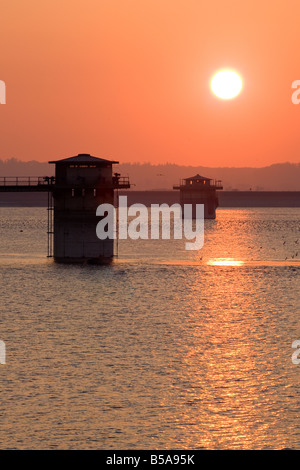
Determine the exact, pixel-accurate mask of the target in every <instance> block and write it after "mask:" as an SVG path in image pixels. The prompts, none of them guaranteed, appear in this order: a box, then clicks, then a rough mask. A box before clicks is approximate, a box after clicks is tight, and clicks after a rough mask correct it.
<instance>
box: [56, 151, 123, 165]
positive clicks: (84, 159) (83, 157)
mask: <svg viewBox="0 0 300 470" xmlns="http://www.w3.org/2000/svg"><path fill="white" fill-rule="evenodd" d="M48 163H55V164H56V163H103V164H106V163H111V164H114V163H119V162H116V161H113V160H106V159H105V158H99V157H93V156H92V155H90V154H89V153H79V154H78V155H76V156H75V157H69V158H62V159H61V160H52V161H51V162H48Z"/></svg>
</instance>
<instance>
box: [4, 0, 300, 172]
mask: <svg viewBox="0 0 300 470" xmlns="http://www.w3.org/2000/svg"><path fill="white" fill-rule="evenodd" d="M299 19H300V2H299V1H298V0H295V1H289V0H287V1H284V2H283V1H282V0H273V1H272V2H271V1H264V0H252V1H251V2H250V1H249V2H241V1H240V0H239V1H236V0H227V1H220V0H215V1H214V2H210V1H205V2H204V1H200V0H84V1H83V0H42V1H41V0H26V1H24V0H9V1H2V2H1V30H0V44H1V54H0V80H4V81H5V82H6V87H7V96H6V101H7V104H6V105H0V126H1V134H0V135H1V139H0V159H7V158H11V157H15V158H18V159H20V160H33V159H34V160H39V161H48V160H53V159H59V158H62V157H68V156H71V155H75V154H77V153H91V154H93V155H95V156H99V157H106V158H111V159H114V160H115V159H117V160H119V161H120V162H122V163H123V162H137V161H139V162H145V161H147V162H151V163H165V162H172V163H178V164H187V165H203V166H265V165H269V164H272V163H276V162H286V161H290V162H299V161H300V158H299V155H300V104H299V105H294V104H292V101H291V95H292V92H293V90H292V88H291V84H292V82H293V81H294V80H297V79H300V61H299V56H300V52H299V51H300V49H299V39H300V27H299ZM222 67H232V68H234V69H235V70H237V71H239V72H240V74H241V75H242V77H243V80H244V89H243V92H242V93H241V95H239V97H238V98H236V99H234V100H229V101H226V100H225V101H222V100H220V99H217V98H216V97H214V96H213V95H212V94H211V92H210V88H209V82H210V79H211V76H212V75H213V74H214V72H215V71H217V70H219V69H220V68H222Z"/></svg>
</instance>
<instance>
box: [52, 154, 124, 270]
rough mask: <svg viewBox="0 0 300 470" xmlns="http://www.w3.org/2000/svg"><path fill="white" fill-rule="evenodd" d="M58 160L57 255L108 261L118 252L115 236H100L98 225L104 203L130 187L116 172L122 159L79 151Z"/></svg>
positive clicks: (55, 189)
mask: <svg viewBox="0 0 300 470" xmlns="http://www.w3.org/2000/svg"><path fill="white" fill-rule="evenodd" d="M49 163H54V164H55V184H54V185H53V187H52V194H53V201H54V202H53V209H54V221H53V232H54V233H53V236H54V240H53V256H54V259H55V261H58V262H65V263H66V262H69V263H70V262H89V263H97V264H102V263H108V262H110V261H111V260H112V257H113V254H114V240H112V239H106V240H100V239H99V238H98V237H97V235H96V226H97V224H98V222H99V220H100V218H99V216H96V209H97V207H98V206H99V205H100V204H103V203H108V204H112V205H113V204H114V190H115V189H119V188H122V189H124V188H129V187H130V183H129V180H128V178H121V177H120V175H119V174H118V173H115V174H114V175H113V174H112V165H113V164H114V163H119V162H115V161H110V160H105V159H102V158H97V157H92V156H91V155H89V154H79V155H77V156H76V157H71V158H65V159H63V160H57V161H51V162H49Z"/></svg>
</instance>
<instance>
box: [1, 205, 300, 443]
mask: <svg viewBox="0 0 300 470" xmlns="http://www.w3.org/2000/svg"><path fill="white" fill-rule="evenodd" d="M299 222H300V210H299V209H284V208H281V209H245V210H237V209H234V210H225V209H223V210H222V209H220V210H219V211H218V215H217V220H215V221H206V222H205V243H204V247H203V249H202V250H200V251H199V252H192V251H190V252H187V251H185V249H184V241H181V240H176V241H159V240H157V241H153V240H152V241H146V240H144V241H141V240H138V241H131V240H122V241H120V243H119V257H118V259H116V261H115V262H114V264H113V265H112V266H106V267H97V266H72V265H70V266H68V265H57V264H55V263H54V262H53V261H52V260H49V259H47V258H46V257H45V255H46V235H45V232H46V211H45V209H42V208H32V209H27V208H22V209H16V208H0V237H1V238H0V240H1V245H0V272H1V327H0V339H1V340H3V341H5V343H6V348H7V357H6V364H5V365H0V374H1V379H0V390H1V403H0V416H1V420H0V447H1V448H19V449H24V448H31V449H47V448H65V449H84V448H90V449H172V448H173V449H199V448H208V449H227V448H231V449H257V448H259V449H261V448H262V449H264V448H270V449H280V448H297V449H299V447H300V420H299V415H300V413H299V407H300V398H299V371H300V365H299V366H297V365H294V364H293V363H292V361H291V356H292V352H293V350H292V348H291V344H292V342H293V341H294V340H296V339H300V325H299V310H300V301H299V269H300V264H299V259H300V237H299ZM21 230H22V231H21ZM298 237H299V242H298V241H297V240H298ZM298 243H299V245H298ZM298 247H299V254H298Z"/></svg>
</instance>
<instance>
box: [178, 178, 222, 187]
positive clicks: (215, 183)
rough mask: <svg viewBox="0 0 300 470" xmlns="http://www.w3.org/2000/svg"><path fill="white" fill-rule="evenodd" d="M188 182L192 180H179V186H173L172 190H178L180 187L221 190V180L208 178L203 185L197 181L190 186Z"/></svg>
mask: <svg viewBox="0 0 300 470" xmlns="http://www.w3.org/2000/svg"><path fill="white" fill-rule="evenodd" d="M189 181H193V180H188V178H186V179H181V180H180V181H179V184H175V185H174V186H173V189H180V188H181V187H184V188H197V187H203V188H212V189H223V185H222V181H221V180H212V179H209V178H208V179H206V180H205V181H206V182H205V183H204V181H201V180H199V182H196V181H194V182H193V183H192V184H190V183H189Z"/></svg>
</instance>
